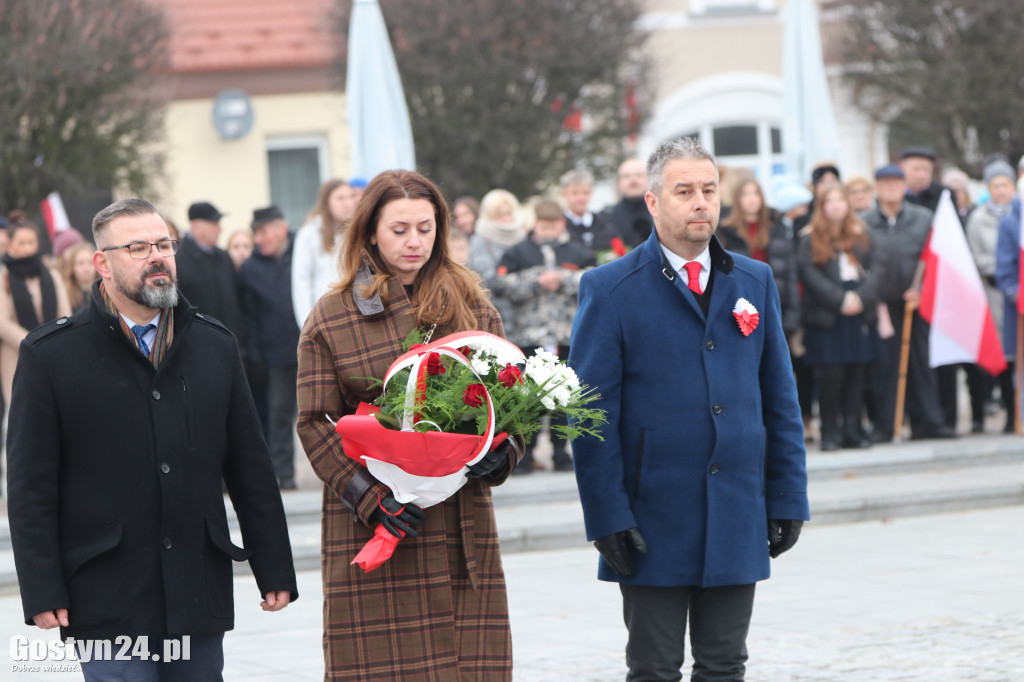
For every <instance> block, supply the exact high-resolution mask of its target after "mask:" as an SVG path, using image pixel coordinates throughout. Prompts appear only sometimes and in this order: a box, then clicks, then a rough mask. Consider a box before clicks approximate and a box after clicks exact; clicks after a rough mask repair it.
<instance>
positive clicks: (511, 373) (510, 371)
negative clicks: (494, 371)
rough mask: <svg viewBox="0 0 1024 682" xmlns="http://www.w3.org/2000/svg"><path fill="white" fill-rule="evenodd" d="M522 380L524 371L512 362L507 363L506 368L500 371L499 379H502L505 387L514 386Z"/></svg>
mask: <svg viewBox="0 0 1024 682" xmlns="http://www.w3.org/2000/svg"><path fill="white" fill-rule="evenodd" d="M522 380H523V378H522V373H521V372H520V371H519V368H518V367H516V366H515V365H513V364H512V363H508V364H507V365H505V369H503V370H501V371H500V372H498V381H500V382H501V385H502V386H504V387H505V388H512V387H513V386H515V385H516V384H518V383H520V382H522Z"/></svg>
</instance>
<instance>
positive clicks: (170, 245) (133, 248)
mask: <svg viewBox="0 0 1024 682" xmlns="http://www.w3.org/2000/svg"><path fill="white" fill-rule="evenodd" d="M154 246H155V247H156V252H157V253H159V254H160V255H161V256H163V257H164V258H170V257H171V256H173V255H174V254H176V253H178V240H177V239H164V240H162V241H159V242H132V243H131V244H122V245H121V246H108V247H106V248H103V249H100V251H115V250H117V249H128V255H129V256H131V257H132V258H135V259H138V260H143V259H146V258H149V254H150V253H152V251H153V247H154Z"/></svg>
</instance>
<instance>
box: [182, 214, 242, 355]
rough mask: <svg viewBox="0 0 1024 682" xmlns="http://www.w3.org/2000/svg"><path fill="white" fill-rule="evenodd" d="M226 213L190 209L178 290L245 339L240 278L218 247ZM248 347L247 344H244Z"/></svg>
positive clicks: (190, 301)
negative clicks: (240, 297) (239, 286)
mask: <svg viewBox="0 0 1024 682" xmlns="http://www.w3.org/2000/svg"><path fill="white" fill-rule="evenodd" d="M222 217H223V214H222V213H221V212H220V211H218V210H217V208H216V207H215V206H214V205H213V204H211V203H208V202H205V201H200V202H197V203H194V204H192V205H191V206H189V207H188V221H189V227H190V229H189V231H188V232H186V233H185V234H184V235H182V237H181V241H180V242H179V243H178V253H177V254H176V255H175V257H174V260H175V261H176V262H177V265H178V289H179V290H180V291H181V293H183V294H185V298H187V299H188V301H189V303H191V304H192V305H194V306H195V307H196V308H197V309H198V310H199V312H201V313H202V314H204V315H209V316H210V317H214V318H216V319H218V320H220V321H221V322H223V323H224V325H225V326H226V327H227V328H228V329H230V330H231V331H232V332H234V334H235V336H237V337H238V338H240V339H244V338H245V327H244V322H243V318H242V305H241V303H240V302H239V298H238V277H237V275H236V274H235V266H234V265H233V264H232V263H231V257H230V256H228V254H227V252H226V251H224V249H221V248H218V247H217V239H218V237H219V236H220V229H221V228H220V219H221V218H222ZM243 347H244V344H243Z"/></svg>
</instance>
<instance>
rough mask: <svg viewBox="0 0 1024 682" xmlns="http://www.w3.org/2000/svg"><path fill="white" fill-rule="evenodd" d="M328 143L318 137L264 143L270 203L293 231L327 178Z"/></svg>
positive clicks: (313, 202)
mask: <svg viewBox="0 0 1024 682" xmlns="http://www.w3.org/2000/svg"><path fill="white" fill-rule="evenodd" d="M326 157H327V144H326V142H325V140H324V139H323V138H320V137H297V138H294V137H293V138H278V139H272V140H268V141H267V169H268V174H269V176H270V201H271V203H272V204H274V205H275V206H277V207H278V208H280V209H281V212H282V213H284V217H285V219H287V221H288V226H289V227H291V229H292V230H296V229H298V228H299V226H300V225H301V224H302V222H303V220H304V219H305V217H306V214H307V213H309V211H310V209H312V208H313V206H314V205H315V204H316V195H317V191H318V190H319V188H320V183H321V182H323V180H324V178H326V176H327V170H326V165H327V159H326Z"/></svg>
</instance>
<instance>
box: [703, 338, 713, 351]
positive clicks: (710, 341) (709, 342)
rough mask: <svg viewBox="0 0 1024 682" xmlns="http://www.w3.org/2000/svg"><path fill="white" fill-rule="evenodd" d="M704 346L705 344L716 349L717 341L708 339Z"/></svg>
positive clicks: (709, 348) (708, 347) (710, 348)
mask: <svg viewBox="0 0 1024 682" xmlns="http://www.w3.org/2000/svg"><path fill="white" fill-rule="evenodd" d="M704 346H705V347H706V348H707V349H708V350H714V349H715V342H714V341H712V340H711V339H708V342H707V343H705V344H704Z"/></svg>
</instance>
